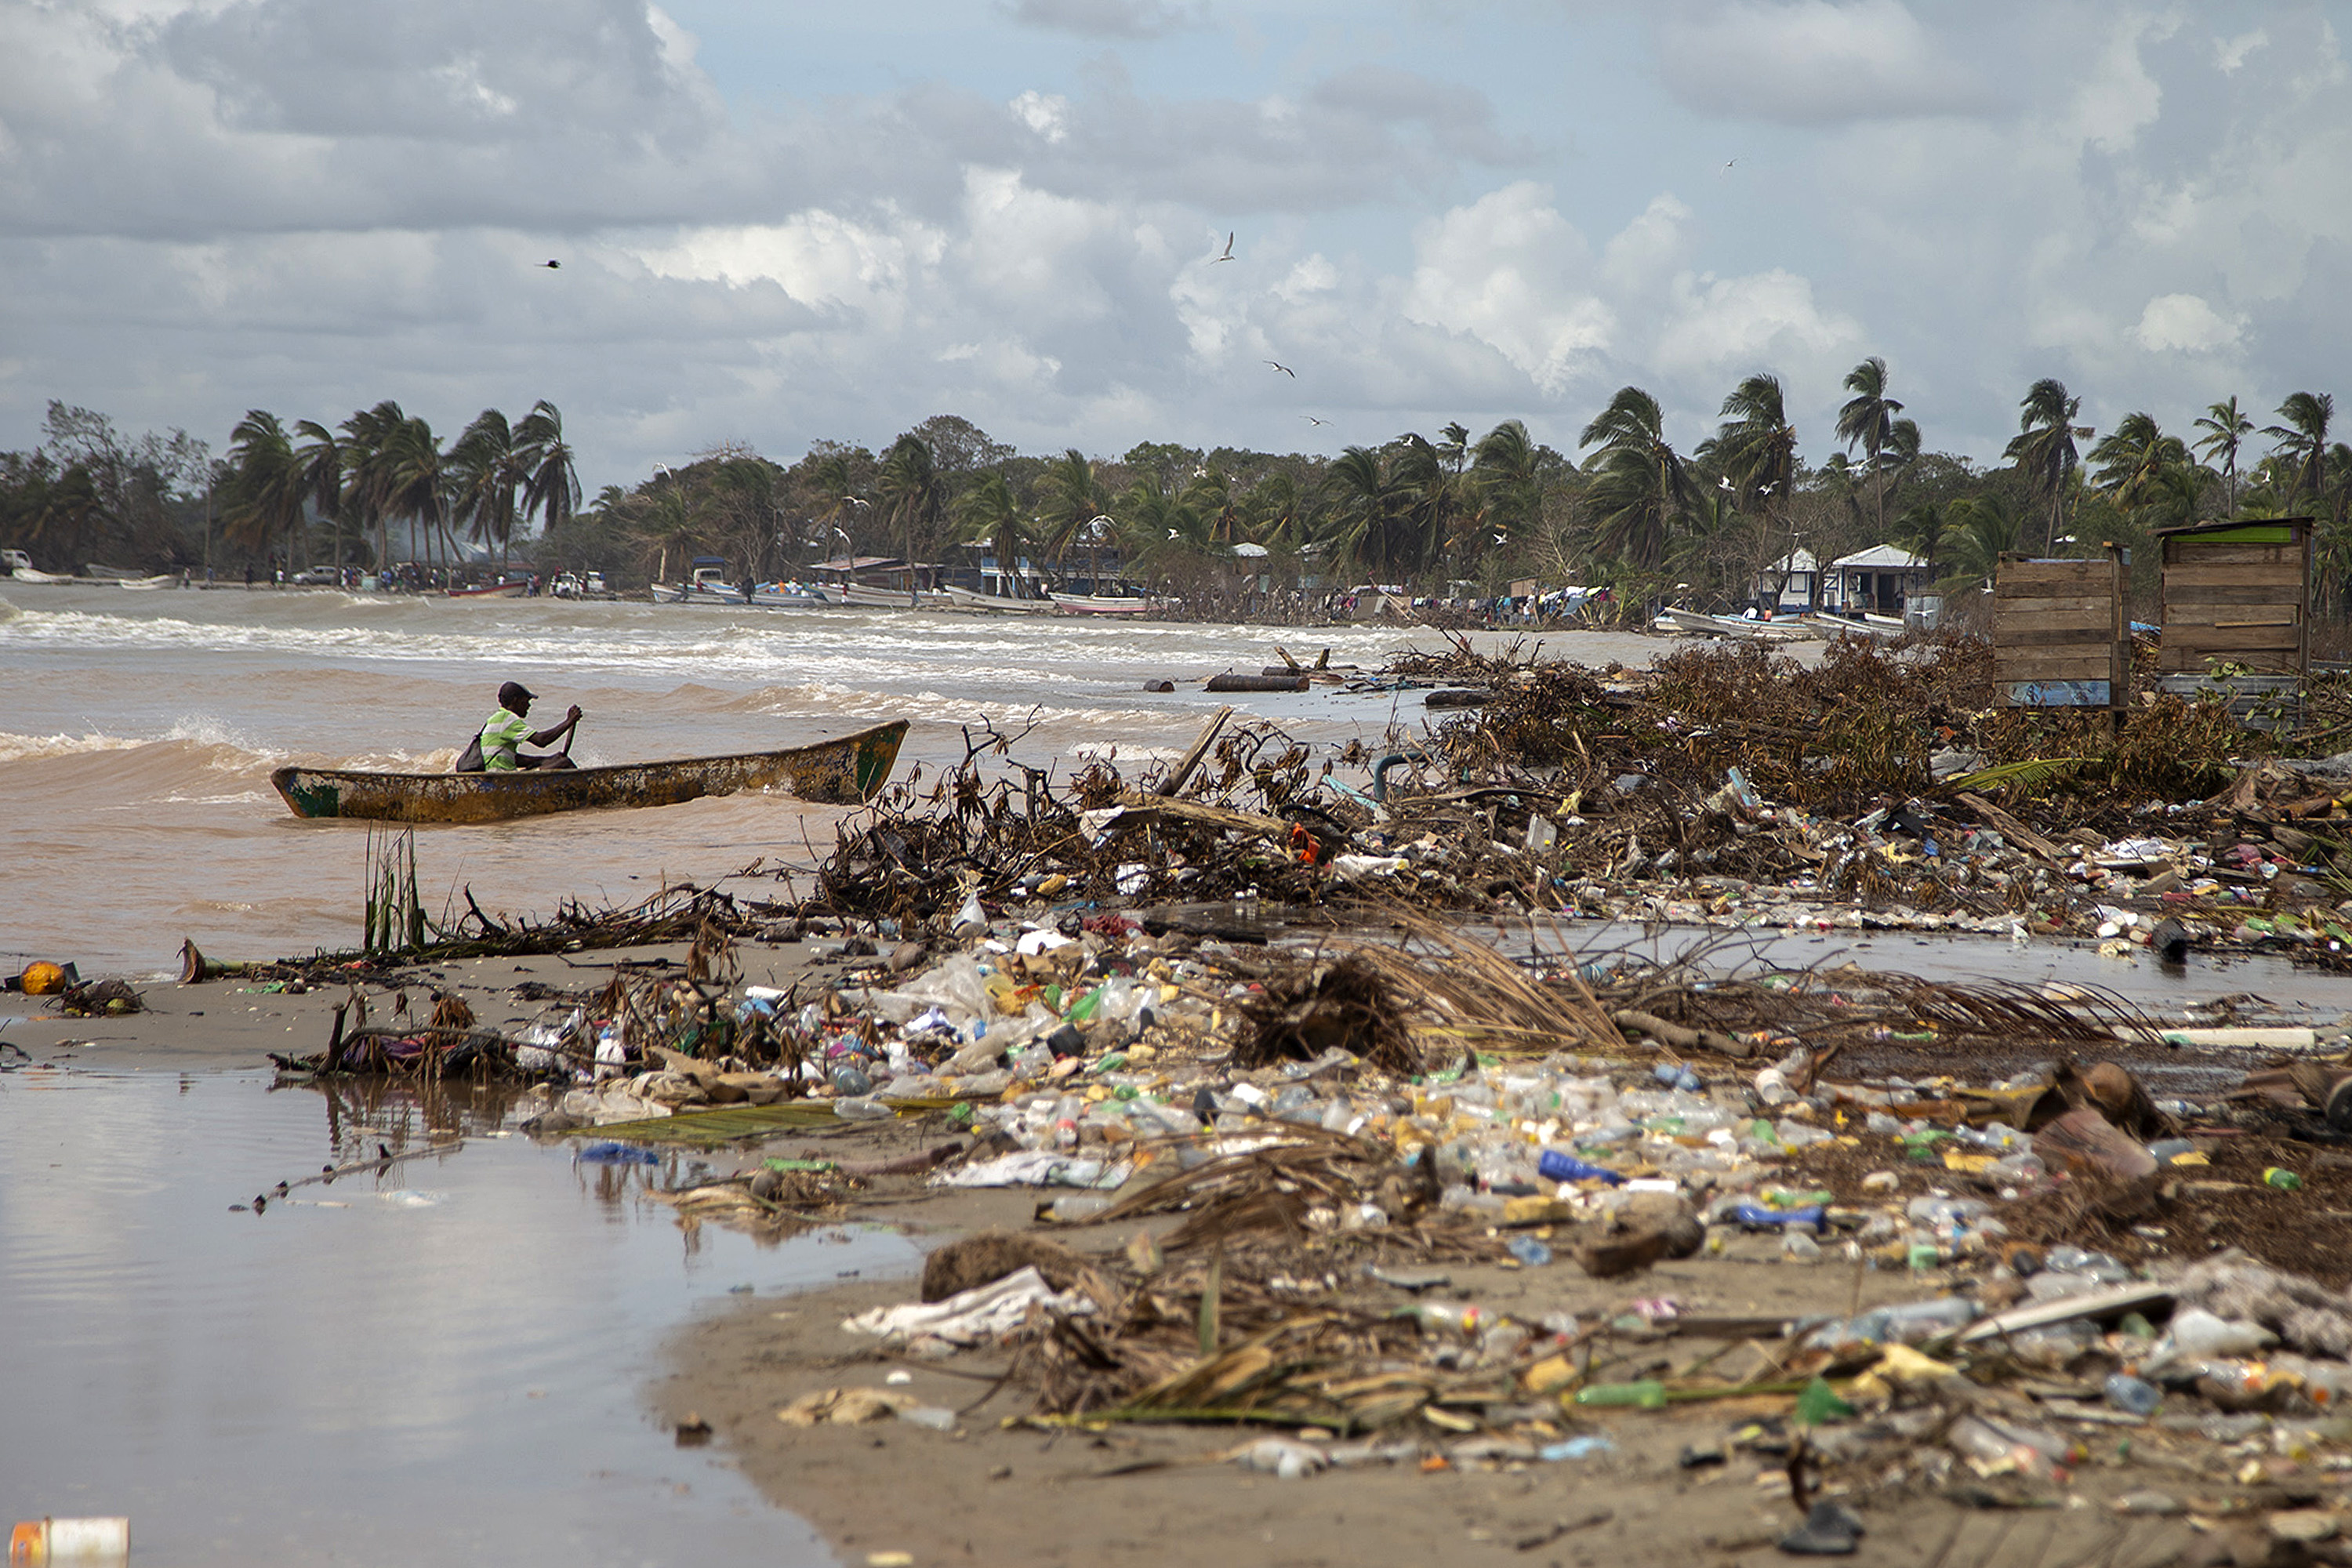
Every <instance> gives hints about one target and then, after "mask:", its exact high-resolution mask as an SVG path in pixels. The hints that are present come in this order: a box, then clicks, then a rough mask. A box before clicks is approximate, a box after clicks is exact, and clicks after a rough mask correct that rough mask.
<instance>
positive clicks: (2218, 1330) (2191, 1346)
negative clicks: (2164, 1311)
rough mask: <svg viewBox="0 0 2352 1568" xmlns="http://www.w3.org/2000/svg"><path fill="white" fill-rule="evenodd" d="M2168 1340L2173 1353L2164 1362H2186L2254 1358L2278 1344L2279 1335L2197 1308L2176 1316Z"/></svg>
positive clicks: (2175, 1314)
mask: <svg viewBox="0 0 2352 1568" xmlns="http://www.w3.org/2000/svg"><path fill="white" fill-rule="evenodd" d="M2165 1338H2166V1340H2168V1342H2170V1352H2171V1353H2170V1355H2169V1356H2168V1357H2163V1358H2161V1359H2168V1360H2179V1361H2187V1362H2200V1361H2209V1360H2211V1359H2213V1358H2214V1357H2217V1356H2241V1355H2252V1354H2253V1353H2254V1352H2257V1351H2260V1350H2262V1349H2263V1348H2264V1347H2265V1346H2268V1345H2273V1344H2275V1343H2277V1342H2278V1336H2277V1335H2276V1334H2273V1333H2272V1332H2271V1331H2269V1330H2268V1329H2265V1328H2263V1326H2262V1325H2261V1324H2259V1323H2242V1322H2231V1321H2228V1320H2226V1319H2222V1318H2217V1317H2215V1316H2214V1315H2213V1314H2212V1313H2210V1312H2208V1311H2206V1310H2203V1309H2202V1308H2198V1307H2191V1308H2190V1309H2189V1310H2187V1311H2185V1312H2176V1313H2174V1314H2173V1317H2172V1327H2171V1330H2170V1331H2169V1332H2168V1333H2167V1334H2166V1335H2165Z"/></svg>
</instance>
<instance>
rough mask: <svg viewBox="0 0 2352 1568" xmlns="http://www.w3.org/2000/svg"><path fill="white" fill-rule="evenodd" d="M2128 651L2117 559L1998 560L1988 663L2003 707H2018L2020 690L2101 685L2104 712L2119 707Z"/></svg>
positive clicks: (2007, 558)
mask: <svg viewBox="0 0 2352 1568" xmlns="http://www.w3.org/2000/svg"><path fill="white" fill-rule="evenodd" d="M2125 649H2126V642H2125V639H2124V596H2123V569H2122V566H2121V564H2120V563H2119V562H2118V561H2117V560H2116V557H2115V556H2114V555H2112V554H2109V555H2105V556H2102V557H2100V558H2098V559H2095V560H2090V561H2035V560H2029V559H2026V558H2023V557H2004V558H2003V559H2002V560H2001V563H2000V569H1999V571H1998V572H1996V573H1995V574H1994V578H1993V609H1992V659H1993V689H1994V692H1995V700H1996V701H1998V702H2000V704H2001V705H2002V706H2004V707H2012V706H2017V705H2018V704H2019V702H2020V701H2021V699H2020V697H2019V696H2018V694H2017V690H2016V689H2017V688H2018V687H2020V686H2021V685H2026V684H2033V685H2043V686H2046V685H2049V684H2051V683H2053V682H2058V681H2082V680H2104V681H2105V682H2106V683H2107V693H2108V696H2107V701H2106V703H2105V706H2107V707H2110V708H2121V707H2123V706H2124V704H2125V699H2126V695H2127V691H2126V689H2127V688H2128V686H2129V684H2130V683H2129V681H2128V680H2127V679H2126V676H2127V675H2128V674H2129V673H2130V667H2129V665H2128V664H2127V663H2126V658H2127V655H2126V652H2125Z"/></svg>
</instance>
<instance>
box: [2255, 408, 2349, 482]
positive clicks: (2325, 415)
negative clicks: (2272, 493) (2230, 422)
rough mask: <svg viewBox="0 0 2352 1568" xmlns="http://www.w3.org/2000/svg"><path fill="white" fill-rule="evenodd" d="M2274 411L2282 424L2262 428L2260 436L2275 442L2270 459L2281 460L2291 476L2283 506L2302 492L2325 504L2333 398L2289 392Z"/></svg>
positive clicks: (2333, 409)
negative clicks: (2328, 428) (2308, 493)
mask: <svg viewBox="0 0 2352 1568" xmlns="http://www.w3.org/2000/svg"><path fill="white" fill-rule="evenodd" d="M2278 411H2279V417H2280V418H2282V419H2284V420H2285V421H2286V423H2285V424H2284V425H2266V426H2263V435H2265V436H2268V437H2271V439H2272V440H2273V441H2275V442H2277V443H2278V445H2277V446H2275V447H2273V448H2272V449H2271V456H2273V458H2282V459H2284V462H2285V465H2286V468H2287V471H2288V473H2289V475H2290V476H2291V477H2290V478H2289V479H2288V481H2287V492H2286V503H2287V505H2289V506H2293V505H2294V503H2295V501H2296V500H2298V499H2299V498H2300V497H2301V496H2302V495H2303V493H2304V491H2305V490H2309V491H2310V492H2311V493H2312V495H2313V497H2314V498H2315V500H2319V501H2321V502H2325V501H2326V499H2327V426H2328V425H2329V423H2330V422H2331V421H2333V420H2334V419H2335V417H2336V399H2335V398H2334V397H2333V396H2332V395H2329V394H2327V393H2325V392H2294V393H2289V394H2288V395H2287V400H2286V401H2285V402H2284V403H2282V404H2280V405H2279V407H2278Z"/></svg>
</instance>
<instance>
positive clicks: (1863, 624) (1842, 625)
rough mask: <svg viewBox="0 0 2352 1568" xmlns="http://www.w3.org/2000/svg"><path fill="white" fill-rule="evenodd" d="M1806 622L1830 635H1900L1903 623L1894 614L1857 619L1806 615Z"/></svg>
mask: <svg viewBox="0 0 2352 1568" xmlns="http://www.w3.org/2000/svg"><path fill="white" fill-rule="evenodd" d="M1801 619H1802V620H1803V622H1804V624H1805V625H1807V626H1811V627H1812V628H1813V629H1814V630H1815V631H1817V632H1820V633H1821V634H1822V636H1823V637H1901V636H1902V635H1903V631H1904V626H1903V623H1902V622H1901V621H1900V620H1898V619H1896V618H1895V616H1862V617H1861V618H1859V619H1855V618H1853V617H1852V616H1833V615H1828V614H1822V615H1817V616H1803V617H1801Z"/></svg>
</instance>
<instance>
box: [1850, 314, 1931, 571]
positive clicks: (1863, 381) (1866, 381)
mask: <svg viewBox="0 0 2352 1568" xmlns="http://www.w3.org/2000/svg"><path fill="white" fill-rule="evenodd" d="M1845 389H1846V390H1847V391H1848V392H1851V393H1853V397H1852V398H1850V399H1849V400H1847V402H1846V405H1845V406H1844V407H1843V408H1840V409H1839V410H1838V416H1837V434H1838V439H1839V440H1840V441H1842V442H1843V443H1844V444H1845V449H1846V450H1847V451H1849V452H1851V451H1853V449H1854V448H1855V447H1861V448H1862V451H1863V456H1864V457H1865V458H1868V459H1869V460H1870V468H1869V472H1870V475H1871V478H1872V479H1877V477H1878V455H1879V454H1880V453H1881V452H1883V451H1885V449H1886V447H1888V446H1889V445H1890V444H1892V443H1893V441H1894V440H1895V416H1896V415H1898V414H1900V413H1902V412H1903V405H1902V404H1900V403H1898V402H1896V401H1895V399H1894V398H1891V397H1889V396H1887V395H1886V362H1885V360H1883V359H1881V358H1879V357H1878V356H1877V355H1876V354H1873V355H1871V356H1870V357H1869V358H1868V359H1866V360H1864V361H1863V362H1862V363H1860V364H1858V365H1856V366H1854V367H1853V369H1852V370H1850V371H1848V372H1846V373H1845ZM1905 423H1906V424H1908V423H1909V421H1907V420H1906V421H1905ZM1918 431H1919V427H1918V426H1916V425H1913V426H1911V433H1912V451H1913V453H1914V455H1915V456H1916V453H1917V450H1918V445H1917V443H1918ZM1878 531H1879V532H1880V533H1881V534H1882V535H1884V534H1885V531H1886V496H1885V491H1884V490H1883V489H1882V490H1881V491H1880V493H1879V496H1878Z"/></svg>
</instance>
